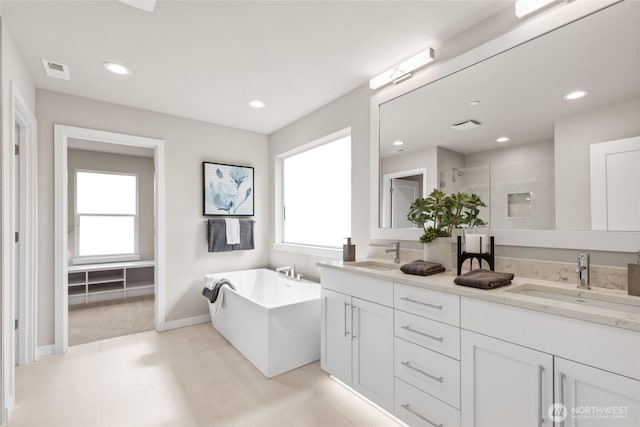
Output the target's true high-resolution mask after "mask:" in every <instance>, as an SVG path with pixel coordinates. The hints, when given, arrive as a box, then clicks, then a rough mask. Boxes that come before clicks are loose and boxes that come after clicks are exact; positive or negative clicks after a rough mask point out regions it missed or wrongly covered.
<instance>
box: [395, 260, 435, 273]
mask: <svg viewBox="0 0 640 427" xmlns="http://www.w3.org/2000/svg"><path fill="white" fill-rule="evenodd" d="M445 270H446V269H445V268H444V266H443V265H442V264H438V263H435V262H428V261H424V260H421V259H417V260H415V261H411V262H410V263H408V264H405V265H403V266H402V267H400V271H402V272H403V273H406V274H414V275H416V276H430V275H432V274H438V273H443V272H444V271H445Z"/></svg>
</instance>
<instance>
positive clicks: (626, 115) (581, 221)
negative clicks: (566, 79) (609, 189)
mask: <svg viewBox="0 0 640 427" xmlns="http://www.w3.org/2000/svg"><path fill="white" fill-rule="evenodd" d="M638 135H640V99H635V100H633V101H629V102H625V103H622V104H617V105H611V106H607V107H603V108H598V109H595V110H591V111H588V112H586V113H582V114H577V115H574V116H570V117H564V118H562V119H559V120H557V121H556V125H555V159H556V176H560V174H562V180H559V179H557V180H556V199H557V201H556V212H557V213H556V217H557V228H558V229H559V230H590V229H591V185H590V177H591V173H590V161H589V158H590V151H589V146H590V144H592V143H595V142H606V141H613V140H616V139H623V138H631V137H633V136H638Z"/></svg>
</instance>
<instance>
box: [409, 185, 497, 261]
mask: <svg viewBox="0 0 640 427" xmlns="http://www.w3.org/2000/svg"><path fill="white" fill-rule="evenodd" d="M486 206H487V205H486V204H485V203H484V202H483V201H482V199H481V198H480V196H478V195H477V194H473V193H472V194H467V193H453V194H445V193H444V192H442V191H440V190H436V189H434V190H433V191H432V192H431V194H429V195H428V196H427V197H419V198H417V199H416V200H415V201H414V202H413V203H412V204H411V208H410V210H409V214H408V215H407V219H408V220H409V221H410V222H412V223H414V224H417V225H419V226H421V227H422V229H423V230H424V234H423V235H422V236H420V242H422V243H424V244H425V260H427V261H434V262H440V263H441V264H443V265H444V266H445V267H446V268H447V269H450V268H451V266H452V258H453V256H452V253H453V252H452V250H451V249H452V248H451V236H452V234H453V231H454V230H455V229H457V228H462V227H478V226H483V225H486V222H484V221H483V220H482V219H481V218H480V217H479V215H480V208H481V207H486Z"/></svg>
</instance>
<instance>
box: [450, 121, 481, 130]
mask: <svg viewBox="0 0 640 427" xmlns="http://www.w3.org/2000/svg"><path fill="white" fill-rule="evenodd" d="M481 124H482V123H480V122H479V121H477V120H467V121H466V122H460V123H456V124H453V125H451V129H454V130H471V129H475V128H477V127H478V126H480V125H481Z"/></svg>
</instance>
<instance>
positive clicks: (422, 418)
mask: <svg viewBox="0 0 640 427" xmlns="http://www.w3.org/2000/svg"><path fill="white" fill-rule="evenodd" d="M400 406H402V407H403V408H404V409H406V410H407V411H409V412H411V413H412V414H413V415H415V416H416V417H418V418H420V419H421V420H422V421H426V422H428V423H429V424H431V425H432V426H433V427H444V424H436V423H434V422H433V421H431V420H430V419H429V418H427V417H425V416H424V415H422V414H419V413H418V412H416V411H414V410H413V409H411V406H409V404H408V403H403V404H402V405H400Z"/></svg>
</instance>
